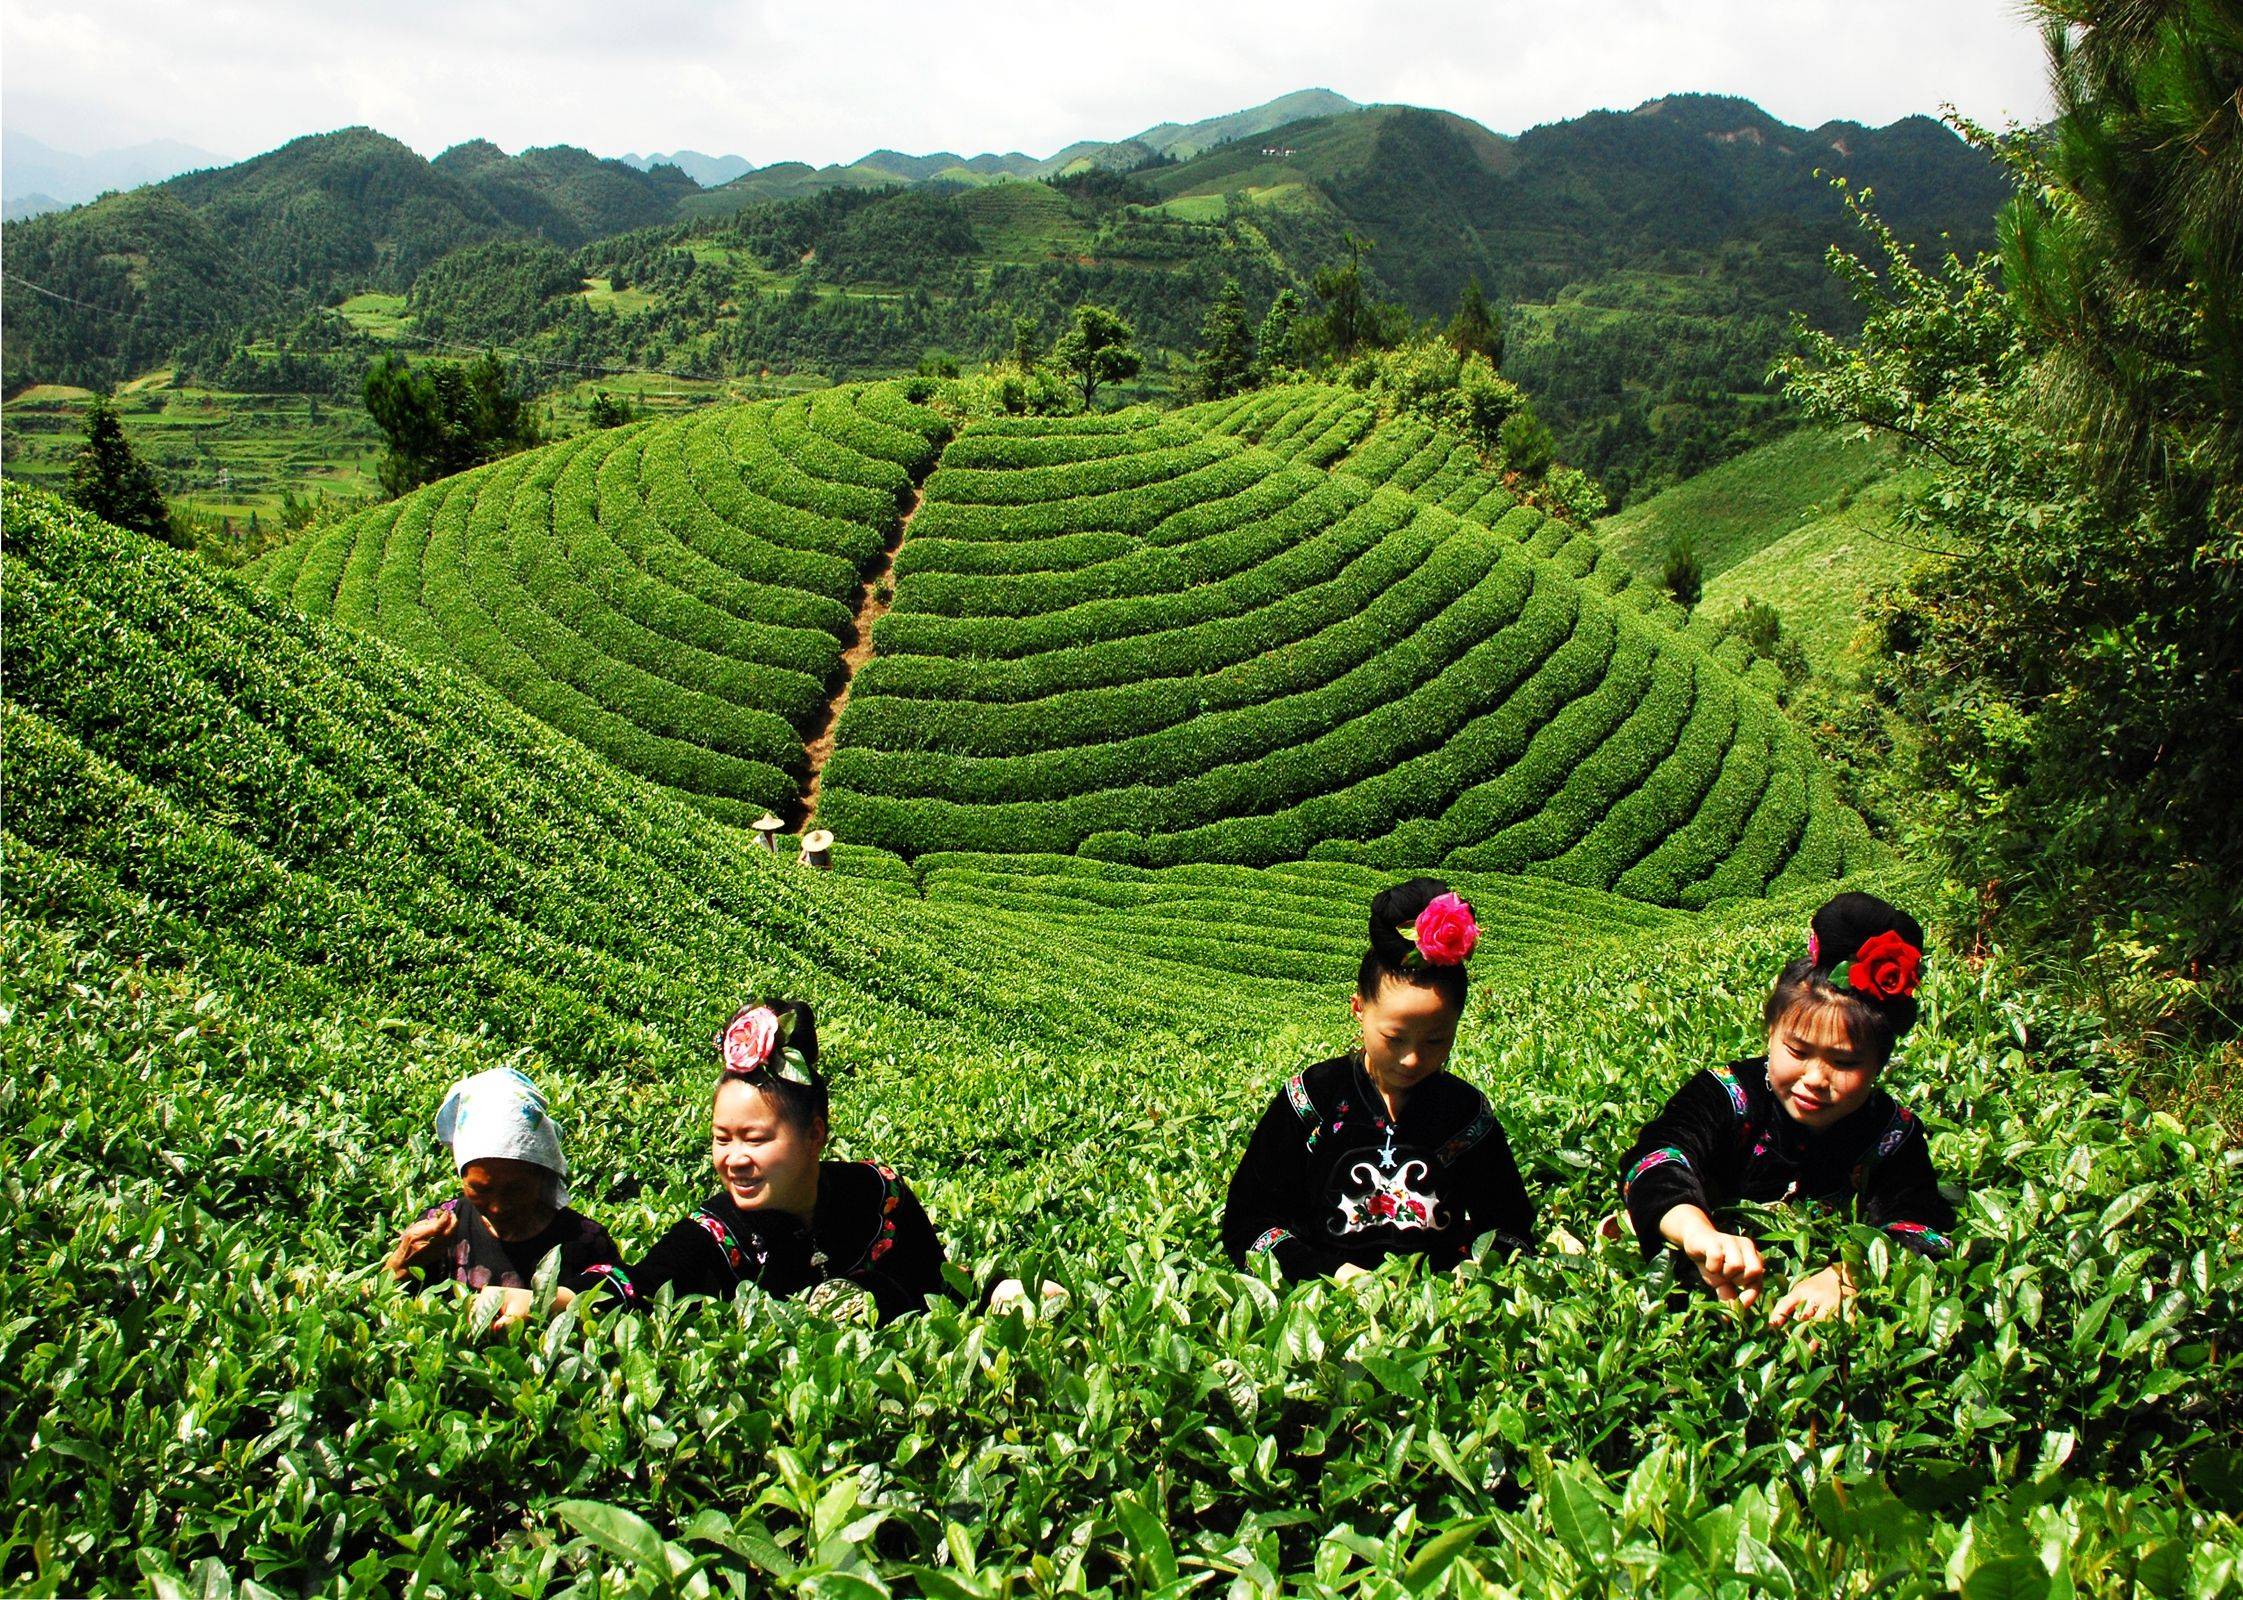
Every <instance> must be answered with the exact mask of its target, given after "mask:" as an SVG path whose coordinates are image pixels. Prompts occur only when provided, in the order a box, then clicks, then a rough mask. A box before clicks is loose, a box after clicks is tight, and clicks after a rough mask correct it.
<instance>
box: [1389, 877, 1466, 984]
mask: <svg viewBox="0 0 2243 1600" xmlns="http://www.w3.org/2000/svg"><path fill="white" fill-rule="evenodd" d="M1448 892H1449V886H1448V885H1447V884H1445V883H1443V882H1442V881H1441V880H1440V879H1439V878H1412V879H1411V880H1410V881H1409V882H1407V883H1398V884H1396V885H1395V886H1394V887H1393V888H1391V889H1381V890H1380V891H1379V892H1378V894H1377V895H1376V896H1375V897H1374V898H1373V899H1372V901H1371V951H1372V953H1373V954H1374V955H1376V956H1377V957H1378V958H1379V962H1380V964H1381V965H1382V966H1386V967H1389V968H1392V969H1394V970H1396V971H1399V970H1400V969H1401V967H1402V965H1403V963H1404V962H1405V961H1407V960H1408V958H1409V957H1410V956H1411V955H1413V954H1414V953H1415V952H1416V950H1417V946H1415V945H1413V944H1411V943H1410V941H1409V940H1407V939H1405V938H1403V937H1402V930H1403V929H1404V928H1407V927H1409V926H1410V925H1411V924H1413V923H1415V922H1416V921H1417V919H1418V916H1419V914H1420V913H1422V912H1423V911H1424V910H1425V908H1426V907H1427V906H1429V905H1431V904H1432V903H1433V902H1434V901H1436V900H1438V899H1440V898H1441V896H1443V895H1445V894H1447V893H1448Z"/></svg>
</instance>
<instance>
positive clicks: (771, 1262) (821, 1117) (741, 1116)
mask: <svg viewBox="0 0 2243 1600" xmlns="http://www.w3.org/2000/svg"><path fill="white" fill-rule="evenodd" d="M715 1043H716V1051H717V1058H718V1075H717V1085H716V1092H715V1094H714V1096H713V1097H712V1099H711V1103H710V1108H709V1156H710V1164H711V1165H712V1166H713V1167H714V1168H715V1169H716V1179H717V1192H716V1193H715V1194H713V1195H711V1196H710V1197H709V1198H708V1199H707V1200H705V1201H703V1202H702V1203H701V1204H700V1205H699V1206H698V1207H696V1208H695V1210H694V1211H693V1213H692V1214H691V1215H690V1216H687V1217H685V1218H683V1219H681V1220H680V1221H678V1222H677V1223H676V1224H674V1225H673V1226H672V1227H671V1228H670V1230H669V1231H668V1232H667V1233H665V1234H663V1235H662V1237H661V1238H659V1239H657V1240H656V1241H655V1242H654V1245H653V1247H652V1248H651V1249H649V1250H648V1251H647V1252H646V1254H645V1255H643V1256H641V1257H640V1258H639V1259H638V1260H636V1261H632V1262H627V1263H623V1264H621V1265H610V1264H601V1265H596V1266H592V1267H589V1268H587V1269H586V1270H584V1271H582V1272H577V1273H572V1274H567V1275H564V1276H563V1278H562V1280H561V1287H560V1292H559V1296H558V1299H559V1303H563V1304H565V1303H567V1300H568V1299H569V1298H570V1297H572V1296H574V1295H579V1294H583V1293H586V1292H587V1291H589V1290H593V1289H598V1288H604V1289H606V1290H607V1291H608V1292H609V1293H610V1294H612V1295H614V1296H615V1297H616V1298H618V1299H620V1300H621V1301H622V1302H623V1303H624V1304H626V1305H629V1306H644V1305H645V1304H647V1303H648V1302H649V1301H650V1300H652V1299H653V1297H654V1296H655V1294H656V1293H657V1292H658V1291H660V1290H661V1289H663V1288H665V1287H666V1288H668V1289H669V1290H670V1292H671V1293H672V1294H673V1295H676V1296H678V1297H680V1298H682V1297H684V1296H686V1295H708V1296H711V1297H713V1298H716V1299H720V1300H729V1299H731V1298H732V1297H733V1296H734V1295H735V1294H737V1293H738V1292H739V1291H740V1289H741V1288H742V1287H743V1286H752V1287H754V1288H757V1289H760V1290H762V1291H763V1292H764V1293H766V1294H772V1295H779V1296H794V1295H801V1296H804V1297H805V1298H806V1299H808V1300H809V1301H810V1302H811V1303H812V1304H814V1305H819V1306H822V1307H828V1308H832V1309H838V1310H848V1309H849V1308H851V1307H855V1308H857V1310H858V1312H860V1313H861V1314H864V1315H866V1316H868V1317H869V1318H871V1319H874V1320H878V1321H881V1322H886V1321H887V1320H889V1319H890V1318H891V1317H896V1316H900V1315H902V1314H903V1313H905V1312H909V1311H918V1310H920V1309H922V1308H923V1307H924V1306H925V1304H926V1300H927V1297H928V1296H929V1295H937V1294H942V1293H944V1292H946V1291H945V1289H944V1285H943V1281H942V1264H943V1251H942V1241H941V1240H940V1239H938V1238H936V1237H935V1230H934V1225H933V1224H932V1223H930V1222H929V1221H928V1220H927V1213H926V1212H925V1211H924V1210H922V1209H921V1208H920V1205H919V1200H918V1197H917V1196H916V1195H914V1194H913V1193H912V1192H911V1189H910V1187H909V1186H908V1185H907V1184H905V1182H904V1181H903V1179H901V1178H899V1177H897V1176H896V1174H895V1173H894V1171H892V1170H891V1169H889V1168H888V1167H885V1166H883V1165H881V1164H880V1163H879V1162H876V1161H828V1160H825V1159H824V1155H825V1148H826V1132H827V1129H826V1113H827V1102H828V1096H827V1092H826V1081H825V1079H824V1078H823V1077H821V1076H820V1075H819V1072H818V1033H817V1023H816V1019H815V1018H814V1017H813V1016H812V1014H811V1010H810V1007H809V1005H808V1003H807V1002H804V1001H800V1000H793V1001H789V1000H769V1001H764V1002H762V1003H760V1004H756V1005H750V1006H744V1007H742V1008H741V1009H740V1010H739V1011H738V1012H736V1013H735V1014H734V1015H733V1018H732V1020H731V1021H730V1022H728V1023H726V1024H725V1026H724V1029H723V1031H722V1032H720V1033H719V1034H718V1035H717V1037H716V1041H715ZM519 1298H520V1300H521V1301H522V1302H523V1304H519V1305H516V1304H510V1305H509V1307H508V1308H507V1309H508V1313H509V1314H516V1313H518V1312H519V1311H521V1310H524V1309H526V1308H527V1306H526V1302H527V1300H528V1295H527V1293H526V1292H524V1293H523V1294H522V1295H521V1296H520V1297H519Z"/></svg>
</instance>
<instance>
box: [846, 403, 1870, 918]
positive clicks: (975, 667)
mask: <svg viewBox="0 0 2243 1600" xmlns="http://www.w3.org/2000/svg"><path fill="white" fill-rule="evenodd" d="M1257 405H1258V406H1260V407H1261V408H1262V409H1261V410H1260V411H1258V412H1254V414H1255V416H1257V417H1260V416H1263V415H1265V414H1266V415H1267V417H1268V418H1269V421H1268V426H1267V427H1262V426H1261V424H1260V423H1259V422H1255V423H1253V426H1254V427H1257V428H1260V433H1259V436H1260V437H1263V438H1270V437H1275V440H1276V444H1277V449H1276V450H1272V449H1269V448H1262V447H1255V448H1249V447H1247V446H1245V445H1243V444H1241V443H1240V442H1239V441H1238V440H1237V439H1235V438H1232V437H1229V436H1227V435H1226V434H1225V433H1224V432H1223V431H1221V430H1222V428H1225V427H1231V426H1238V427H1246V426H1247V425H1248V423H1247V420H1246V419H1247V417H1248V413H1249V412H1250V411H1254V407H1255V406H1257ZM1211 419H1212V421H1213V422H1214V423H1215V424H1217V426H1216V427H1214V428H1210V426H1209V425H1208V424H1209V422H1210V420H1211ZM1302 440H1308V441H1310V443H1309V444H1307V445H1304V446H1301V447H1300V448H1299V449H1297V450H1295V451H1294V455H1295V459H1293V460H1287V459H1285V458H1284V456H1283V455H1282V454H1281V452H1282V451H1285V450H1287V449H1290V448H1292V447H1293V446H1295V445H1296V444H1297V443H1298V442H1299V441H1302ZM1318 441H1322V442H1318ZM1327 459H1328V460H1331V461H1334V462H1335V463H1336V464H1337V466H1336V470H1331V471H1322V470H1317V469H1316V468H1315V467H1312V466H1309V465H1305V464H1303V463H1304V462H1306V461H1309V460H1318V461H1321V460H1327ZM1449 506H1461V507H1463V508H1464V510H1465V511H1466V512H1467V513H1469V514H1470V515H1469V517H1466V516H1459V515H1458V514H1456V512H1455V511H1454V510H1452V509H1447V508H1445V507H1449ZM1552 530H1556V531H1555V532H1553V531H1552ZM1595 555H1596V546H1595V543H1594V541H1593V540H1591V539H1588V538H1587V537H1586V536H1583V535H1578V534H1575V533H1572V532H1570V531H1569V530H1566V529H1564V528H1563V525H1562V524H1557V523H1550V522H1546V521H1545V519H1542V518H1541V517H1539V516H1538V515H1537V514H1536V513H1534V512H1532V511H1529V510H1526V509H1525V508H1522V507H1519V506H1517V505H1516V504H1515V503H1513V502H1512V501H1511V500H1510V498H1509V496H1508V495H1507V494H1505V492H1504V491H1503V490H1502V488H1501V486H1500V485H1499V484H1496V483H1494V482H1493V481H1492V480H1491V479H1490V478H1489V477H1488V475H1487V474H1486V473H1484V472H1483V471H1481V470H1480V469H1479V468H1478V466H1477V464H1476V462H1474V461H1473V460H1472V459H1471V458H1470V456H1469V453H1468V452H1462V451H1460V447H1458V446H1456V445H1454V444H1453V443H1450V442H1447V441H1444V440H1441V439H1439V438H1437V437H1435V436H1434V435H1433V433H1432V430H1430V429H1423V428H1420V427H1418V426H1417V425H1414V424H1389V425H1388V426H1387V427H1385V428H1381V429H1371V428H1369V427H1368V419H1367V417H1365V416H1364V415H1363V414H1362V413H1361V407H1360V402H1359V401H1357V400H1356V399H1355V397H1353V396H1351V395H1349V394H1347V393H1346V392H1345V391H1319V390H1315V389H1308V388H1304V389H1300V390H1281V391H1275V392H1273V393H1272V394H1269V395H1264V396H1259V397H1254V398H1253V399H1252V400H1251V401H1250V402H1249V403H1247V404H1242V405H1238V406H1233V407H1231V408H1230V409H1229V410H1228V411H1227V412H1208V411H1206V410H1204V409H1203V410H1202V411H1199V412H1194V413H1190V414H1187V415H1185V416H1183V417H1181V418H1169V419H1161V418H1158V417H1155V416H1153V415H1152V414H1149V413H1125V414H1122V415H1119V416H1113V417H1094V418H1074V419H1034V418H1016V419H999V420H995V421H983V422H977V423H974V424H972V425H970V426H968V427H967V428H966V429H965V430H964V431H963V432H961V433H960V435H959V436H958V437H957V438H956V439H955V440H954V441H952V443H951V444H950V445H949V446H948V448H947V449H946V450H945V451H944V453H943V455H942V458H941V462H940V464H939V465H938V467H937V469H936V471H935V472H934V474H933V475H932V476H931V477H930V478H929V479H928V481H927V483H926V486H925V497H924V501H923V504H922V506H921V509H920V511H919V513H918V515H917V517H916V519H915V521H914V523H913V527H912V535H911V538H910V540H909V541H908V543H907V544H906V545H905V547H904V549H903V550H902V552H901V553H900V555H899V556H898V558H897V563H896V591H895V604H894V608H893V609H892V610H891V611H890V612H889V613H888V615H887V616H886V617H885V618H883V619H882V621H881V622H880V624H879V627H878V630H877V632H876V634H875V643H876V647H877V648H876V653H875V655H874V657H873V659H872V660H871V662H870V663H869V664H868V665H866V667H865V668H864V669H863V670H862V671H861V672H860V673H859V674H858V676H857V679H856V682H855V685H854V688H853V691H852V698H851V700H850V704H849V708H848V711H847V712H846V714H845V715H844V717H843V719H842V721H841V725H840V728H839V730H838V741H837V748H836V751H835V754H834V756H833V758H832V761H831V763H830V765H829V766H828V767H827V768H826V770H825V774H824V791H823V792H824V798H823V800H822V802H821V809H820V817H821V820H822V821H825V822H826V823H827V825H828V826H831V827H833V828H834V829H836V830H837V831H839V832H840V833H841V834H842V835H843V836H844V837H846V838H850V839H853V840H855V841H857V842H859V843H862V844H869V845H875V846H878V847H881V848H883V849H888V850H892V851H895V852H897V853H899V854H902V855H904V856H906V857H917V856H922V855H928V854H940V853H945V852H954V851H966V852H981V853H1020V852H1027V853H1045V854H1050V853H1056V854H1066V855H1082V856H1089V857H1094V858H1098V859H1102V860H1110V861H1116V862H1122V863H1127V864H1132V865H1138V866H1148V867H1161V866H1173V865H1178V864H1182V863H1187V862H1199V861H1209V862H1231V863H1237V864H1243V865H1268V864H1272V863H1276V862H1284V861H1297V860H1302V859H1308V858H1316V859H1327V860H1347V861H1354V862H1358V863H1361V864H1364V865H1370V866H1377V867H1383V868H1405V867H1421V866H1423V867H1429V866H1435V865H1438V866H1441V867H1444V868H1446V869H1448V870H1453V871H1481V872H1508V873H1522V872H1523V873H1532V874H1535V875H1537V876H1542V877H1548V878H1554V879H1557V880H1560V881H1564V882H1568V883H1573V884H1577V885H1581V886H1584V887H1591V888H1597V889H1606V890H1611V891H1614V892H1616V893H1618V894H1621V895H1624V896H1626V897H1628V898H1630V899H1635V900H1641V901H1648V902H1652V903H1656V904H1663V905H1673V906H1684V907H1690V906H1703V905H1706V904H1710V903H1712V902H1714V901H1716V900H1720V899H1724V898H1729V897H1733V896H1749V895H1757V894H1762V893H1766V892H1772V891H1781V890H1784V889H1787V888H1790V887H1793V886H1796V885H1801V884H1808V883H1815V882H1821V881H1826V880H1828V879H1830V878H1833V877H1835V876H1837V875H1839V874H1841V873H1843V872H1845V871H1847V870H1851V869H1856V868H1859V867H1860V866H1862V865H1864V864H1865V863H1866V862H1867V861H1868V860H1869V858H1870V853H1871V852H1870V847H1869V844H1868V840H1867V838H1866V835H1865V833H1864V832H1863V830H1862V828H1861V825H1860V822H1859V820H1858V819H1857V818H1855V817H1853V816H1852V815H1851V814H1850V813H1849V812H1847V811H1845V810H1844V809H1843V808H1842V807H1841V806H1839V805H1838V804H1837V803H1836V802H1835V800H1834V799H1833V798H1832V796H1831V794H1830V792H1829V790H1828V787H1827V786H1826V785H1825V784H1824V783H1823V782H1822V781H1821V780H1820V779H1819V777H1818V776H1817V774H1816V772H1815V769H1814V762H1813V758H1812V756H1811V754H1810V753H1809V751H1808V749H1807V747H1806V746H1805V744H1804V743H1803V741H1801V740H1800V738H1799V737H1798V736H1797V735H1796V734H1795V733H1794V732H1793V731H1792V730H1791V729H1790V728H1789V726H1788V725H1787V724H1786V723H1784V721H1783V720H1782V718H1781V716H1780V714H1779V713H1777V712H1776V711H1775V709H1774V707H1773V705H1772V704H1770V703H1769V702H1767V701H1766V700H1765V699H1763V698H1762V697H1761V696H1760V695H1759V694H1757V693H1755V692H1754V691H1753V690H1751V689H1750V688H1748V687H1747V686H1745V685H1744V684H1743V683H1741V682H1740V681H1739V680H1738V679H1737V677H1736V676H1735V675H1734V674H1733V673H1732V672H1731V671H1730V670H1728V669H1727V668H1726V667H1725V666H1724V665H1723V664H1722V663H1721V662H1720V661H1718V660H1716V659H1714V658H1712V657H1709V656H1708V655H1707V654H1706V653H1705V652H1704V651H1703V650H1702V649H1700V648H1699V647H1698V646H1697V645H1696V644H1695V643H1693V642H1692V641H1690V640H1688V639H1686V638H1684V637H1681V636H1679V635H1677V634H1676V633H1675V632H1674V631H1673V630H1671V629H1668V628H1665V627H1661V626H1658V625H1656V624H1655V623H1652V622H1650V621H1647V620H1646V619H1645V617H1644V616H1642V615H1641V614H1640V613H1639V612H1638V611H1637V610H1636V608H1635V607H1633V606H1631V605H1627V604H1621V603H1616V602H1615V600H1614V599H1613V598H1612V596H1611V595H1609V594H1608V593H1607V592H1606V590H1605V586H1604V585H1602V584H1600V582H1599V581H1598V577H1599V572H1600V568H1599V565H1598V563H1597V561H1596V560H1595Z"/></svg>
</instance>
